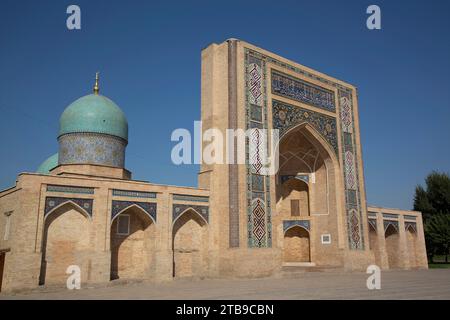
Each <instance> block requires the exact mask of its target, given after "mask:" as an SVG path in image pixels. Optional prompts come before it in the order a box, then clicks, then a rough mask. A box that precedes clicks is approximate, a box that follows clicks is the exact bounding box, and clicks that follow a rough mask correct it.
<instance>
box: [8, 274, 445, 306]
mask: <svg viewBox="0 0 450 320" xmlns="http://www.w3.org/2000/svg"><path fill="white" fill-rule="evenodd" d="M367 277H368V275H367V274H365V273H343V272H305V273H300V274H291V275H286V276H284V277H281V278H265V279H251V280H249V279H245V280H244V279H233V280H198V281H187V280H183V281H182V280H177V281H171V282H167V283H159V284H153V283H134V284H126V285H114V286H108V287H97V288H82V289H81V290H72V291H69V290H67V289H53V290H50V289H46V290H40V291H35V292H31V293H22V294H16V295H11V296H5V295H3V294H2V295H0V299H225V300H226V299H450V270H449V269H435V270H421V271H384V272H382V280H381V290H368V289H367V287H366V280H367Z"/></svg>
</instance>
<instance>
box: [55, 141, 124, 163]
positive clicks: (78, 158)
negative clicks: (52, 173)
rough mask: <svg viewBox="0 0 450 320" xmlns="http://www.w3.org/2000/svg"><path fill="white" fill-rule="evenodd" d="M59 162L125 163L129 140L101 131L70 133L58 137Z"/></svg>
mask: <svg viewBox="0 0 450 320" xmlns="http://www.w3.org/2000/svg"><path fill="white" fill-rule="evenodd" d="M58 142H59V153H58V156H59V158H58V164H98V165H105V166H111V167H117V168H123V167H124V165H125V147H126V145H127V142H126V141H125V140H123V139H122V138H119V137H114V136H110V135H107V134H101V133H68V134H64V135H62V136H60V137H59V138H58Z"/></svg>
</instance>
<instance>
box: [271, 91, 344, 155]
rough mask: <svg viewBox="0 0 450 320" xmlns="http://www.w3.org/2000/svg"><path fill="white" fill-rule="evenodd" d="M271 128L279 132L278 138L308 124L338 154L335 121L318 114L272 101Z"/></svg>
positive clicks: (332, 118)
mask: <svg viewBox="0 0 450 320" xmlns="http://www.w3.org/2000/svg"><path fill="white" fill-rule="evenodd" d="M272 117H273V128H274V129H278V130H280V138H281V137H282V136H283V134H284V133H285V132H286V131H288V130H289V129H290V128H292V127H294V126H296V125H298V124H300V123H309V124H310V125H312V126H313V127H314V129H316V130H317V131H318V132H319V133H320V134H321V135H322V136H323V137H324V138H325V140H326V141H327V142H328V143H329V144H330V146H331V147H332V148H333V150H334V152H336V154H337V153H338V142H337V128H336V119H335V118H334V117H330V116H327V115H324V114H321V113H318V112H314V111H311V110H307V109H303V108H300V107H297V106H293V105H290V104H287V103H285V102H281V101H277V100H275V99H273V100H272Z"/></svg>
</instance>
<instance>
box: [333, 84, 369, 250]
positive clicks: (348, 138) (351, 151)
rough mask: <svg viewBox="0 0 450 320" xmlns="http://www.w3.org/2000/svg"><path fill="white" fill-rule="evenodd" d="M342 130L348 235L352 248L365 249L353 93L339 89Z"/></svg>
mask: <svg viewBox="0 0 450 320" xmlns="http://www.w3.org/2000/svg"><path fill="white" fill-rule="evenodd" d="M338 98H339V108H340V119H341V132H342V141H343V144H342V160H343V164H344V170H343V171H344V183H345V199H346V211H347V236H348V241H349V246H350V249H356V250H364V233H363V224H362V221H363V217H362V210H361V200H360V191H359V177H358V165H357V162H356V149H357V148H356V142H355V129H354V122H353V103H352V95H351V93H349V92H347V91H343V90H338Z"/></svg>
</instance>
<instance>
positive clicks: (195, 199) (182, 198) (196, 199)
mask: <svg viewBox="0 0 450 320" xmlns="http://www.w3.org/2000/svg"><path fill="white" fill-rule="evenodd" d="M172 198H173V200H178V201H192V202H209V197H205V196H191V195H187V194H174V195H173V196H172Z"/></svg>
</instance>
